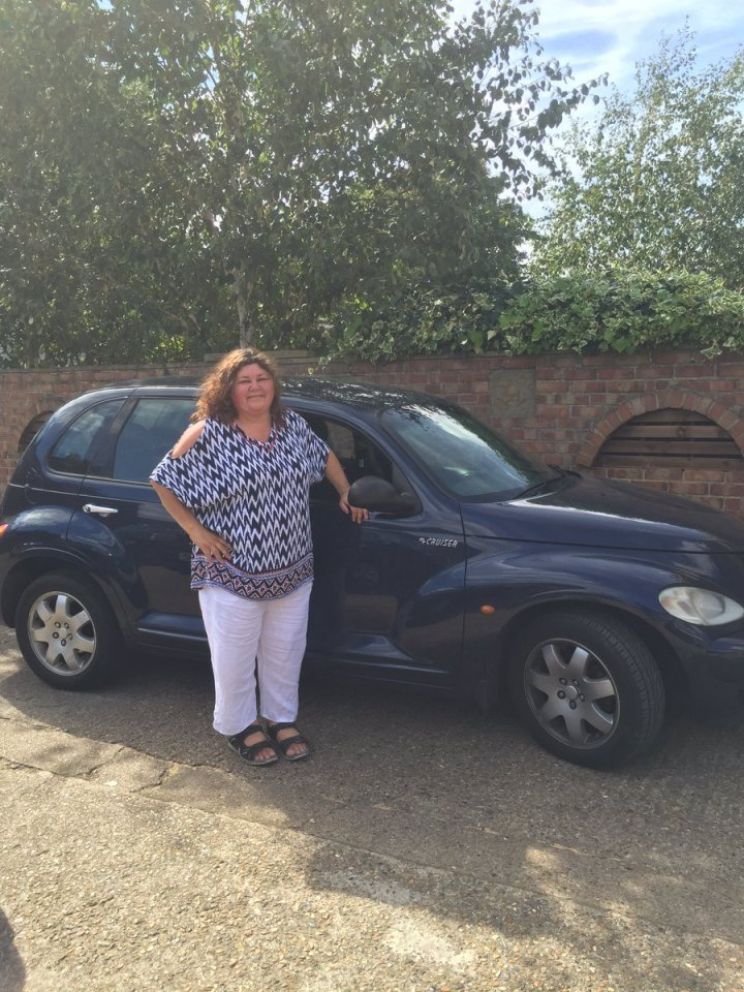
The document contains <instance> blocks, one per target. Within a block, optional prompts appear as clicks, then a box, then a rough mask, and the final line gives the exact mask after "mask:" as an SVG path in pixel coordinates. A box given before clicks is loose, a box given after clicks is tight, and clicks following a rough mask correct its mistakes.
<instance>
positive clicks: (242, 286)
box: [233, 269, 253, 348]
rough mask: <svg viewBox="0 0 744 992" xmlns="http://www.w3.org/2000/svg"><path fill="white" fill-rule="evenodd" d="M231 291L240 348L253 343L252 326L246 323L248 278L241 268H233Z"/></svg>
mask: <svg viewBox="0 0 744 992" xmlns="http://www.w3.org/2000/svg"><path fill="white" fill-rule="evenodd" d="M233 291H234V293H235V302H236V304H237V307H238V340H239V343H240V347H241V348H248V347H249V346H250V345H252V344H253V328H252V327H251V326H250V325H249V323H248V280H247V279H246V277H245V272H244V271H243V270H242V269H235V272H234V282H233Z"/></svg>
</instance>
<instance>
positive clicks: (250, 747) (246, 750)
mask: <svg viewBox="0 0 744 992" xmlns="http://www.w3.org/2000/svg"><path fill="white" fill-rule="evenodd" d="M258 733H261V734H263V735H264V736H263V740H262V741H256V743H255V744H246V743H245V738H246V737H247V736H248V735H249V734H258ZM227 743H228V746H229V747H231V748H232V749H233V751H236V752H237V753H238V754H239V755H240V757H241V758H242V759H243V761H247V762H248V764H249V765H255V766H256V767H257V768H260V767H261V766H262V765H273V764H274V763H275V762H277V761H278V760H279V752H278V751H277V749H276V748H275V747H274V745H273V744H272V743H271V741H270V740H269V738H268V737H267V736H266V732H265V731H264V729H263V727H262V726H261V724H260V723H252V724H251V725H250V727H246V728H245V730H241V731H240V733H239V734H233V735H232V736H231V737H228V738H227ZM260 751H272V752H273V757H271V758H264V759H263V760H262V761H259V760H257V758H256V755H258V753H259V752H260Z"/></svg>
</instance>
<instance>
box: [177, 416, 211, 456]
mask: <svg viewBox="0 0 744 992" xmlns="http://www.w3.org/2000/svg"><path fill="white" fill-rule="evenodd" d="M204 424H205V421H204V420H197V422H196V423H195V424H189V426H188V427H187V428H186V430H185V431H184V432H183V434H182V435H181V436H180V437H179V439H178V440H177V441H176V443H175V444H174V445H173V447H172V448H171V457H172V458H180V457H181V456H182V455H185V454H186V452H187V451H189V450H190V449H191V448H193V446H194V445H195V444H196V442H197V441H198V440H199V438H200V437H201V436H202V433H203V431H204Z"/></svg>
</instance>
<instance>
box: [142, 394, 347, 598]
mask: <svg viewBox="0 0 744 992" xmlns="http://www.w3.org/2000/svg"><path fill="white" fill-rule="evenodd" d="M327 459H328V446H327V445H326V444H325V442H324V441H321V439H320V438H319V437H318V436H317V434H314V433H313V431H312V430H311V429H310V427H309V426H308V424H307V422H306V421H305V420H303V418H302V417H300V416H299V415H298V414H296V413H295V412H294V411H293V410H285V411H284V423H283V425H282V426H280V427H277V426H276V424H275V425H274V426H273V427H272V429H271V433H270V434H269V437H268V440H267V441H254V440H251V439H249V438H247V437H246V435H245V434H244V433H243V431H242V430H241V429H240V428H239V427H235V426H233V425H231V424H223V423H222V422H221V421H219V420H213V419H211V418H208V419H207V420H206V421H205V422H204V430H203V431H202V433H201V436H200V437H199V439H198V440H197V441H196V442H195V443H194V444H193V445H192V446H191V447H190V448H189V450H188V451H187V452H186V453H185V454H184V455H182V456H181V457H180V458H173V457H172V456H171V454H170V452H169V453H168V454H167V455H166V456H165V458H163V460H162V461H161V462H160V463H159V464H158V465H157V466H156V467H155V469H154V471H153V472H152V474H151V476H150V478H151V479H152V480H153V481H155V482H158V483H159V484H160V485H161V486H165V487H166V488H167V489H170V490H171V492H173V493H174V494H175V495H176V496H177V497H178V499H180V501H181V502H182V503H183V504H184V505H185V506H187V507H188V508H189V509H190V510H192V511H193V512H194V514H195V515H196V517H197V519H198V520H199V522H200V523H202V524H204V526H205V527H208V528H209V529H210V530H212V531H214V532H215V533H216V534H219V535H220V536H221V537H223V538H224V539H225V540H226V541H227V542H228V543H229V545H230V548H231V549H232V551H231V555H230V560H229V561H219V562H218V561H214V560H210V559H209V558H207V557H206V556H205V555H203V554H202V553H201V552H200V551H199V550H198V549H197V548H196V547H193V548H192V555H191V588H192V589H201V588H202V587H204V586H219V587H221V588H223V589H229V590H230V591H231V592H234V593H236V594H237V595H238V596H243V597H245V598H246V599H278V598H280V597H281V596H286V595H288V593H290V592H294V590H295V589H297V588H299V586H301V585H303V584H304V583H305V582H308V581H310V579H312V577H313V550H312V538H311V534H310V504H309V490H310V485H311V484H312V483H313V482H319V481H320V480H321V479H322V478H323V475H324V473H325V466H326V461H327Z"/></svg>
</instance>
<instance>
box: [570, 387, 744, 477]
mask: <svg viewBox="0 0 744 992" xmlns="http://www.w3.org/2000/svg"><path fill="white" fill-rule="evenodd" d="M666 409H672V410H690V411H691V412H693V413H700V414H702V415H703V416H704V417H709V418H710V419H711V420H714V421H715V422H716V423H717V424H718V425H719V426H720V427H722V428H723V429H724V430H725V431H728V433H729V434H730V435H731V437H732V438H733V440H734V441H735V443H736V444H737V446H738V447H739V450H740V451H742V453H743V454H744V418H742V417H739V416H737V415H736V414H735V413H733V412H732V411H731V410H730V409H729V407H727V406H724V404H723V403H719V402H718V400H715V399H712V398H711V397H708V396H699V395H698V394H697V393H689V392H685V391H683V390H681V389H662V390H660V391H659V392H658V393H646V394H644V395H643V396H635V397H634V398H633V399H631V400H626V401H625V402H624V403H621V404H620V405H619V406H617V407H615V409H614V410H611V411H610V413H608V414H607V415H606V416H605V417H603V418H602V420H600V421H599V423H597V424H596V425H595V426H594V429H593V430H592V432H591V434H590V435H589V437H588V438H587V439H586V441H585V442H584V444H583V445H582V447H581V450H580V451H579V454H578V456H577V462H578V464H579V465H582V466H585V467H586V468H590V467H591V466H592V464H593V463H594V460H595V458H596V457H597V455H598V454H599V452H600V449H601V448H602V445H603V444H604V443H605V441H606V440H607V438H608V437H609V436H610V435H611V434H613V433H614V432H615V431H616V430H617V429H618V427H621V426H622V425H623V424H624V423H626V422H627V421H628V420H632V419H633V417H639V416H641V414H644V413H650V412H651V411H652V410H666Z"/></svg>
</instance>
